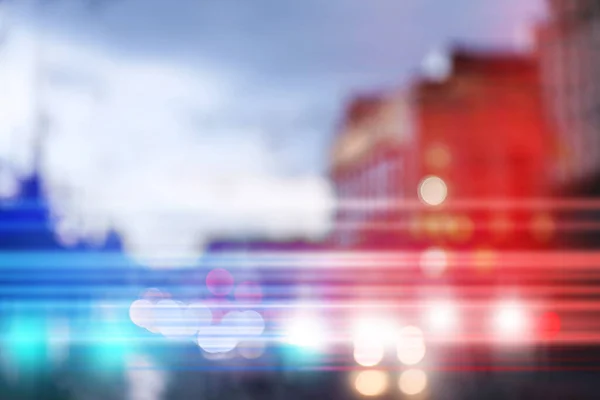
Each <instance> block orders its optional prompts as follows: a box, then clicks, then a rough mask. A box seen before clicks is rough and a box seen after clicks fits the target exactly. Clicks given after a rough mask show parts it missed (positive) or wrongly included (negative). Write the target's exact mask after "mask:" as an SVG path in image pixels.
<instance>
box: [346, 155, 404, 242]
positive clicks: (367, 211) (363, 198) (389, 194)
mask: <svg viewBox="0 0 600 400" xmlns="http://www.w3.org/2000/svg"><path fill="white" fill-rule="evenodd" d="M403 177H404V168H403V164H402V159H401V158H398V157H396V158H391V157H387V158H381V159H376V160H374V161H372V162H369V163H367V165H366V167H365V168H363V169H361V170H359V171H357V172H354V173H349V174H347V175H346V176H344V177H343V178H341V179H340V180H339V181H338V182H337V196H338V199H339V200H341V202H342V206H341V207H340V209H339V210H338V219H337V221H338V223H339V227H338V229H337V231H336V233H335V237H336V242H338V244H340V245H342V246H350V245H352V244H355V243H356V242H357V241H358V240H359V237H358V234H359V232H358V231H357V229H354V227H357V226H361V225H362V224H363V223H366V222H368V221H370V220H373V219H375V218H378V217H383V216H385V215H386V213H387V212H388V211H389V210H387V209H385V208H382V206H383V205H384V204H385V201H391V200H394V199H399V198H402V197H403V194H404V190H403V187H402V186H403V185H402V183H403V182H404V179H403ZM345 201H346V202H348V203H344V202H345ZM350 226H351V227H352V228H350Z"/></svg>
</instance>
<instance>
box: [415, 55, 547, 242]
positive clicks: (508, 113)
mask: <svg viewBox="0 0 600 400" xmlns="http://www.w3.org/2000/svg"><path fill="white" fill-rule="evenodd" d="M451 66H452V72H451V74H450V75H449V76H448V77H447V78H446V79H443V80H441V81H432V80H427V79H423V80H419V81H417V82H416V83H415V84H414V85H413V88H412V91H411V92H412V101H413V103H412V104H413V107H414V108H415V110H416V111H415V115H416V121H417V122H416V129H417V132H418V140H417V149H416V154H417V163H416V164H417V167H416V171H417V174H418V180H419V182H420V183H419V184H418V188H412V190H416V191H417V192H418V194H419V197H420V200H421V201H422V202H423V203H424V204H426V206H427V207H426V209H425V210H423V212H422V213H420V215H418V216H417V217H416V218H418V220H417V221H416V222H415V223H414V224H413V226H414V230H413V232H414V233H415V234H418V235H420V237H421V238H425V241H426V242H435V243H436V244H438V245H440V246H444V245H453V243H455V242H465V243H471V244H474V245H477V246H482V245H484V246H487V245H489V246H498V245H500V246H502V245H504V244H507V245H509V243H508V241H510V242H511V243H510V245H511V246H512V245H522V244H526V243H528V244H530V243H529V240H528V238H531V237H532V235H531V233H533V234H534V235H535V232H527V233H525V232H524V231H525V230H531V229H537V228H536V227H538V225H539V226H542V225H543V224H544V223H545V221H546V223H548V222H547V219H548V218H549V217H547V216H545V215H543V214H537V213H531V212H530V211H531V210H529V211H523V212H521V211H520V210H522V208H519V207H516V208H515V207H514V206H515V205H519V203H522V202H523V201H524V200H528V199H534V198H539V197H543V196H545V195H546V194H547V191H548V188H549V183H550V177H551V173H552V167H553V165H554V164H553V161H554V148H555V145H554V135H553V132H552V129H551V128H550V126H549V124H548V123H547V120H546V115H545V110H544V105H543V101H542V96H541V89H540V80H539V73H538V67H537V63H536V61H535V59H534V58H529V57H527V56H520V55H514V54H503V53H491V52H490V53H485V52H470V51H463V50H457V51H455V52H454V53H453V55H452V58H451ZM519 233H525V235H519Z"/></svg>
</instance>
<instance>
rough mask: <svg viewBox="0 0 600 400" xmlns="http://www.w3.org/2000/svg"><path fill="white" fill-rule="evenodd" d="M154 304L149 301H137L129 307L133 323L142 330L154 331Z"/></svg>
mask: <svg viewBox="0 0 600 400" xmlns="http://www.w3.org/2000/svg"><path fill="white" fill-rule="evenodd" d="M153 307H154V304H153V303H152V302H151V301H149V300H136V301H134V302H133V303H131V306H130V307H129V318H130V319H131V322H133V323H134V324H136V325H137V326H139V327H140V328H145V329H152V324H153V323H154V314H153Z"/></svg>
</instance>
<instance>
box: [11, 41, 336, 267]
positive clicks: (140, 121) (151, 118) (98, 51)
mask: <svg viewBox="0 0 600 400" xmlns="http://www.w3.org/2000/svg"><path fill="white" fill-rule="evenodd" d="M23 38H25V39H26V41H28V43H32V42H34V41H35V40H34V39H33V38H32V36H31V33H27V32H26V31H23ZM25 39H24V40H25ZM43 40H44V45H43V49H44V51H43V63H42V64H41V68H42V69H41V71H42V77H43V91H41V92H32V93H33V95H32V96H29V97H27V98H24V99H21V100H20V98H18V97H16V100H15V101H14V104H11V101H10V100H11V99H9V98H7V97H5V96H0V99H1V101H3V103H2V104H6V105H8V104H11V107H13V108H14V110H15V112H12V113H8V114H5V117H6V118H9V117H10V118H11V120H6V118H5V120H2V121H0V122H2V123H0V128H4V129H6V130H10V132H9V133H11V137H13V138H15V137H18V135H17V133H18V132H19V129H21V130H24V131H26V133H27V134H28V137H30V138H33V137H34V136H35V134H36V132H35V127H34V126H31V120H32V119H33V117H34V116H35V114H34V111H35V109H34V105H35V103H36V101H37V100H42V104H43V106H44V110H45V112H47V114H48V116H49V121H50V124H49V136H48V141H47V146H46V152H45V157H44V158H43V162H44V163H43V171H42V172H43V178H44V180H45V185H46V188H47V195H48V200H49V204H50V207H51V210H52V213H53V216H54V219H55V228H56V231H57V235H58V237H59V238H60V239H61V240H62V242H63V244H65V245H69V244H75V243H76V242H77V239H78V238H79V239H85V240H90V239H91V240H92V241H94V242H98V241H101V239H102V237H103V236H104V235H105V233H106V232H107V230H109V229H114V230H116V231H117V232H118V233H120V234H121V235H122V237H123V239H124V244H125V246H126V249H127V250H128V251H130V253H132V255H134V256H135V257H136V258H137V260H138V261H140V262H141V263H143V264H147V265H152V266H157V267H167V266H168V267H172V266H181V265H188V264H190V263H192V261H193V260H194V259H195V258H196V257H197V256H198V255H199V254H201V253H202V250H203V246H204V244H206V242H208V241H210V240H211V239H213V238H216V237H223V236H231V235H235V236H242V237H249V236H258V237H269V238H273V239H286V238H290V237H294V238H317V237H319V236H322V235H323V234H324V233H325V232H326V230H327V225H328V220H329V218H330V211H331V210H330V207H331V206H332V205H331V201H332V200H331V199H332V194H331V192H330V188H329V186H328V184H327V182H326V181H325V180H324V179H323V178H321V177H319V176H304V177H295V178H289V177H287V176H286V174H284V173H282V171H283V170H284V168H283V167H282V163H281V160H280V159H277V157H275V156H274V155H273V154H272V152H271V150H270V149H269V148H268V146H267V144H266V143H265V140H264V137H265V125H264V122H262V123H261V119H260V118H256V123H251V124H245V121H244V120H243V119H242V120H241V121H238V122H237V123H236V122H235V121H236V119H237V116H239V110H240V109H238V110H237V111H238V114H237V116H236V113H235V110H234V111H232V113H231V115H229V114H227V113H226V112H224V110H226V109H227V107H229V106H230V105H231V104H232V103H234V100H233V99H234V98H235V96H236V93H235V91H234V90H233V89H232V88H231V81H230V80H229V79H228V77H227V76H225V75H223V74H222V73H221V72H220V71H215V70H211V69H204V70H203V69H202V68H196V69H190V68H186V67H184V66H182V65H177V64H172V63H168V62H165V61H161V62H158V61H155V60H154V61H153V60H148V59H137V58H127V57H118V56H115V55H114V54H111V53H110V52H103V50H102V48H94V47H91V48H88V47H81V46H79V45H77V44H75V43H73V42H67V41H64V40H59V39H58V38H56V37H52V36H48V37H44V38H43ZM15 51H16V50H15ZM34 51H35V46H33V45H32V46H30V49H29V52H30V53H31V52H34ZM28 54H29V53H27V52H25V53H22V54H20V53H19V54H18V57H16V58H15V61H14V66H13V67H10V68H9V67H7V68H9V69H7V70H6V71H5V72H6V74H5V75H3V76H2V77H3V78H5V79H7V81H8V82H12V78H11V77H17V78H19V79H20V80H19V79H17V82H20V83H19V86H15V89H14V90H12V92H14V93H18V94H21V96H23V95H22V93H29V92H27V91H23V88H30V89H31V87H33V86H32V85H33V83H32V82H33V80H34V71H28V72H27V73H21V72H19V66H20V65H21V64H24V65H27V66H29V65H31V64H32V63H33V61H32V60H33V59H32V58H30V57H29V58H28ZM29 55H30V54H29ZM7 65H10V63H9V64H7ZM27 85H29V86H27ZM32 90H33V89H32ZM12 92H11V91H9V92H8V93H12ZM30 92H31V90H30ZM36 96H42V97H41V98H37V97H36ZM285 107H286V110H290V109H293V106H291V105H289V104H288V105H286V106H285ZM250 109H252V108H251V107H250ZM197 115H207V116H211V115H212V116H215V115H216V116H217V117H216V118H217V120H219V121H234V123H218V124H213V125H212V126H202V124H200V125H199V124H198V123H197V122H196V121H195V120H194V118H195V117H196V116H197ZM250 115H252V114H250ZM288 115H290V117H288V120H289V118H292V117H293V113H292V112H289V111H288ZM15 132H16V133H15ZM31 141H32V139H30V140H29V142H31ZM30 147H31V144H29V148H30ZM29 151H30V152H31V150H29ZM29 158H31V157H30V155H29ZM29 161H30V160H29ZM24 165H25V164H24ZM9 183H10V182H9ZM4 186H5V187H8V188H9V189H10V185H4Z"/></svg>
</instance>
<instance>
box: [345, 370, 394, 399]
mask: <svg viewBox="0 0 600 400" xmlns="http://www.w3.org/2000/svg"><path fill="white" fill-rule="evenodd" d="M388 384H389V383H388V376H387V374H386V373H385V372H382V371H362V372H360V373H359V374H358V375H357V376H356V379H355V380H354V387H355V388H356V391H357V392H358V393H360V394H362V395H363V396H367V397H373V396H379V395H381V394H382V393H384V392H385V391H386V390H387V388H388Z"/></svg>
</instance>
